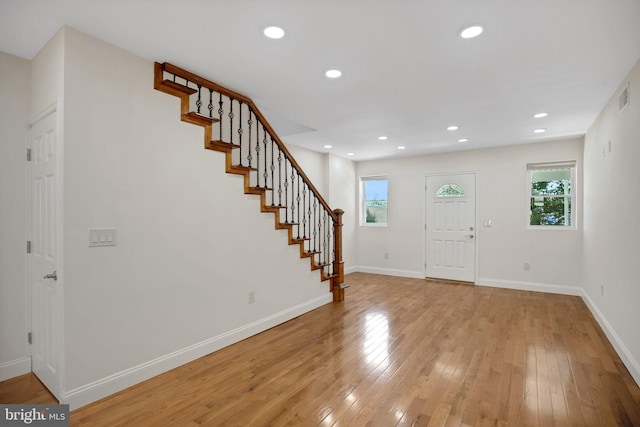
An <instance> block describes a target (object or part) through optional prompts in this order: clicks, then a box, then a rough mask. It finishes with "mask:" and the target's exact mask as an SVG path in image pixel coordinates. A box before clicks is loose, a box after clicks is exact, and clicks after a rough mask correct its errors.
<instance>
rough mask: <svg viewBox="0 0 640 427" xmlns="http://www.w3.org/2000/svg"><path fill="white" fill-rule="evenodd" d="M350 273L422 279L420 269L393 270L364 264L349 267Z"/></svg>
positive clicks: (422, 274) (422, 275)
mask: <svg viewBox="0 0 640 427" xmlns="http://www.w3.org/2000/svg"><path fill="white" fill-rule="evenodd" d="M349 270H350V271H349V272H350V273H371V274H382V275H384V276H398V277H410V278H412V279H424V273H423V272H422V271H411V270H395V269H392V268H380V267H367V266H364V265H355V266H353V267H350V268H349Z"/></svg>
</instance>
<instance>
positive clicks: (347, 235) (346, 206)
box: [325, 154, 358, 295]
mask: <svg viewBox="0 0 640 427" xmlns="http://www.w3.org/2000/svg"><path fill="white" fill-rule="evenodd" d="M325 162H326V170H327V179H326V181H327V184H326V186H327V188H328V189H327V194H328V197H329V205H331V208H332V209H338V208H339V209H342V210H343V211H344V215H343V216H342V224H343V226H342V259H343V261H344V268H345V272H346V273H349V272H351V271H355V270H354V267H355V263H356V224H357V220H358V209H357V208H358V205H357V197H358V191H357V175H356V164H355V163H354V162H352V161H351V160H349V159H345V158H343V157H340V156H336V155H334V154H327V155H326V157H325ZM347 292H348V291H347ZM347 295H348V294H347Z"/></svg>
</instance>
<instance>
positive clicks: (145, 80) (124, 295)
mask: <svg viewBox="0 0 640 427" xmlns="http://www.w3.org/2000/svg"><path fill="white" fill-rule="evenodd" d="M32 66H33V76H34V78H33V87H34V90H33V96H32V99H33V101H32V108H33V109H34V110H35V111H41V110H42V109H43V108H44V106H46V105H48V104H49V103H50V101H51V98H53V100H55V99H56V98H57V97H59V91H60V90H62V91H63V100H64V184H63V186H64V188H62V191H63V193H64V234H63V236H62V239H63V246H64V261H63V263H64V264H63V265H62V266H61V268H60V271H61V272H62V281H61V283H60V282H59V286H61V287H62V288H63V289H64V355H65V360H64V362H65V365H64V370H63V371H64V378H63V384H62V387H63V393H62V395H63V396H62V397H63V400H64V401H66V402H69V403H71V404H72V407H77V406H79V405H83V404H85V403H88V402H90V401H93V400H95V399H98V398H100V397H102V396H105V395H108V394H110V393H113V392H115V391H117V390H120V389H122V388H124V387H126V386H129V385H131V384H134V383H136V382H138V381H141V380H144V379H146V378H149V377H151V376H153V375H156V374H158V373H160V372H163V371H165V370H167V369H170V368H173V367H174V366H177V365H180V364H182V363H185V362H187V361H189V360H193V359H194V358H197V357H200V356H202V355H204V354H207V353H209V352H211V351H214V350H216V349H218V348H221V347H223V346H225V345H228V344H230V343H232V342H235V341H237V340H239V339H243V338H245V337H247V336H250V335H252V334H255V333H257V332H259V331H261V330H264V329H266V328H269V327H271V326H273V325H275V324H277V323H280V322H282V321H285V320H288V319H290V318H292V317H295V316H297V315H299V314H301V313H303V312H305V311H308V310H310V309H313V308H315V307H317V306H319V305H322V304H325V303H327V302H329V301H331V294H330V293H329V283H328V282H321V281H320V274H319V272H318V271H313V272H312V271H310V265H309V261H308V260H307V259H304V260H301V259H299V252H298V247H297V246H289V245H287V240H286V232H285V231H281V230H275V229H274V220H273V216H272V215H270V214H263V213H260V208H259V198H258V197H257V196H248V195H244V194H243V180H242V178H241V177H239V176H232V175H227V174H226V173H225V172H224V155H223V154H222V153H217V152H211V151H207V150H204V149H203V131H202V129H201V128H199V127H197V126H193V125H189V124H185V123H182V122H180V119H179V111H180V108H179V100H178V99H177V98H175V97H171V96H169V95H166V94H164V93H161V92H158V91H155V90H154V89H153V64H152V63H151V62H149V61H146V60H143V59H141V58H138V57H136V56H134V55H132V54H129V53H127V52H124V51H122V50H120V49H118V48H116V47H114V46H111V45H108V44H106V43H103V42H101V41H98V40H96V39H93V38H91V37H89V36H86V35H84V34H81V33H79V32H77V31H74V30H72V29H70V28H66V29H64V30H63V31H61V32H59V33H58V35H56V37H55V38H54V39H53V40H52V41H51V42H50V43H49V44H48V45H47V47H46V48H45V49H44V50H43V54H42V55H39V57H38V58H36V60H34V61H33V64H32ZM60 72H62V74H60ZM48 73H50V77H51V78H50V79H47V78H46V75H48ZM61 75H62V76H63V78H64V81H60V79H59V77H60V76H61ZM91 227H114V228H116V229H117V231H118V244H117V246H116V247H107V248H88V244H87V242H88V240H87V239H88V229H89V228H91ZM250 291H254V292H255V300H256V301H255V303H254V304H249V303H248V296H249V292H250Z"/></svg>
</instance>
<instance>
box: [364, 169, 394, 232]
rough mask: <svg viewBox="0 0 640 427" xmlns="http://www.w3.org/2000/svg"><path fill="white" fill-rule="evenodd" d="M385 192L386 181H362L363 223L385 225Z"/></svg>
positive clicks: (386, 188) (386, 187)
mask: <svg viewBox="0 0 640 427" xmlns="http://www.w3.org/2000/svg"><path fill="white" fill-rule="evenodd" d="M387 190H388V183H387V180H386V179H371V180H365V181H364V199H365V200H364V206H365V212H364V214H365V218H364V220H365V223H368V224H381V223H382V224H385V223H386V222H387V193H388V191H387Z"/></svg>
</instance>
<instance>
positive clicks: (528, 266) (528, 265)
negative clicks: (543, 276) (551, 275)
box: [524, 262, 531, 271]
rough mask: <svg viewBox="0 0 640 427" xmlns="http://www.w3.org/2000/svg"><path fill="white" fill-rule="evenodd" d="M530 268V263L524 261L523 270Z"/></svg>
mask: <svg viewBox="0 0 640 427" xmlns="http://www.w3.org/2000/svg"><path fill="white" fill-rule="evenodd" d="M529 270H531V264H529V263H528V262H525V263H524V271H529Z"/></svg>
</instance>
